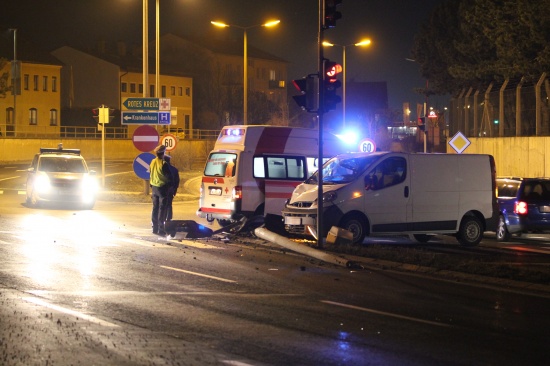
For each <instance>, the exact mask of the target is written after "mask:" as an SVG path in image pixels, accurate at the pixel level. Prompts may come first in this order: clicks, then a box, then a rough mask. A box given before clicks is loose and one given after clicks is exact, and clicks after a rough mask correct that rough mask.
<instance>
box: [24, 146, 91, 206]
mask: <svg viewBox="0 0 550 366" xmlns="http://www.w3.org/2000/svg"><path fill="white" fill-rule="evenodd" d="M27 172H28V176H27V194H26V202H27V204H29V205H32V206H38V205H39V204H42V203H49V202H52V203H53V202H55V203H73V204H78V205H80V206H83V207H84V208H88V209H91V208H93V206H94V204H95V200H96V195H97V192H98V188H99V185H98V182H97V179H96V177H95V172H94V171H93V170H89V169H88V165H87V164H86V161H85V160H84V158H83V157H82V156H81V155H80V150H79V149H63V147H62V145H60V146H59V147H58V148H56V149H55V148H51V149H50V148H41V149H40V153H39V154H36V155H35V156H34V159H33V161H32V163H31V166H30V167H29V168H28V169H27Z"/></svg>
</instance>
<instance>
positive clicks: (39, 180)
mask: <svg viewBox="0 0 550 366" xmlns="http://www.w3.org/2000/svg"><path fill="white" fill-rule="evenodd" d="M51 188H52V185H51V183H50V178H49V177H48V176H47V175H46V174H37V175H36V179H35V180H34V190H35V191H37V192H42V193H43V192H48V191H49V190H50V189H51Z"/></svg>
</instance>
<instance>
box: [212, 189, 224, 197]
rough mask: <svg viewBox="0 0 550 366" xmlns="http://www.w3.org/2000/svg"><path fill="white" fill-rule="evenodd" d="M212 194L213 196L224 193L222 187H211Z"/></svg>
mask: <svg viewBox="0 0 550 366" xmlns="http://www.w3.org/2000/svg"><path fill="white" fill-rule="evenodd" d="M210 194H211V195H213V196H221V195H222V189H221V188H210Z"/></svg>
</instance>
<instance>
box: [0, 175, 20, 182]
mask: <svg viewBox="0 0 550 366" xmlns="http://www.w3.org/2000/svg"><path fill="white" fill-rule="evenodd" d="M16 178H19V176H17V177H9V178H2V179H0V182H2V181H5V180H10V179H16Z"/></svg>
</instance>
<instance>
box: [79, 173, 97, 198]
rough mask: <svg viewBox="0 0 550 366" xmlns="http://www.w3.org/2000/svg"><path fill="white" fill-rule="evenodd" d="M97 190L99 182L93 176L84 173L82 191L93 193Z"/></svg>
mask: <svg viewBox="0 0 550 366" xmlns="http://www.w3.org/2000/svg"><path fill="white" fill-rule="evenodd" d="M98 190H99V184H98V183H97V179H95V177H92V176H89V175H85V176H84V179H82V191H83V192H86V193H88V194H95V193H96V192H97V191H98Z"/></svg>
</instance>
